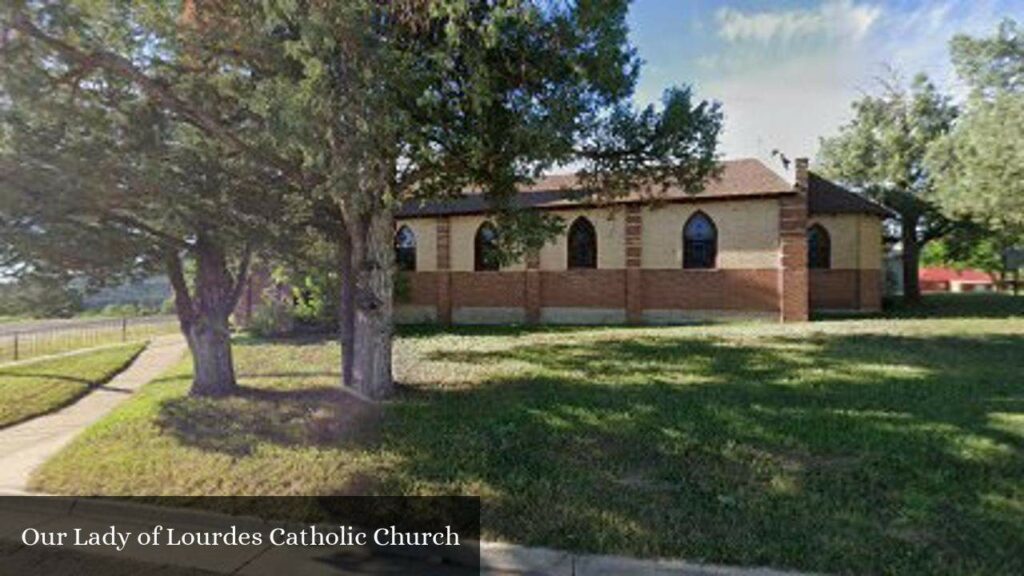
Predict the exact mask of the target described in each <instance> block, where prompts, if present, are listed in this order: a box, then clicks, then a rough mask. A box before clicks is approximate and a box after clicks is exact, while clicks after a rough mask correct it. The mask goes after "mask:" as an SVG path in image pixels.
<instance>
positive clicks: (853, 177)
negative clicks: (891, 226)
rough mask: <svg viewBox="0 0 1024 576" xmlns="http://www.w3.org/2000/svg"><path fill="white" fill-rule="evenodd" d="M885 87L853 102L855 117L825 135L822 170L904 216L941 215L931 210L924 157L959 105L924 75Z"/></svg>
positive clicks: (821, 160) (928, 177) (948, 123)
mask: <svg viewBox="0 0 1024 576" xmlns="http://www.w3.org/2000/svg"><path fill="white" fill-rule="evenodd" d="M882 89H883V90H882V93H881V94H879V95H867V96H864V97H863V98H861V99H860V100H858V101H857V102H854V104H853V111H854V119H853V120H852V121H850V123H848V124H846V125H844V126H843V127H842V128H840V132H839V135H837V136H834V137H831V138H823V139H822V141H821V150H820V152H819V163H820V165H821V169H822V170H823V171H824V173H825V174H826V175H828V176H830V177H832V178H835V179H837V180H839V181H841V182H844V183H845V184H848V185H850V186H852V187H854V188H857V189H860V190H863V191H865V192H867V193H868V194H870V195H872V196H874V197H875V198H876V199H878V200H879V201H881V202H883V203H884V204H885V205H886V206H888V207H889V208H892V209H894V210H896V211H897V213H899V214H901V215H902V214H907V215H911V214H913V215H927V216H929V217H930V218H932V219H933V220H934V219H940V218H941V217H940V216H939V215H938V214H936V213H935V212H934V211H933V210H932V209H931V208H932V207H931V204H930V199H931V198H930V197H931V195H932V192H933V188H934V185H933V182H932V179H931V176H930V174H929V172H928V170H927V168H926V166H925V156H926V154H927V152H928V147H929V146H931V144H932V143H933V142H934V141H935V140H937V139H938V138H940V137H941V136H942V135H944V134H945V133H946V132H948V131H949V129H950V127H951V126H952V124H953V120H954V119H955V118H956V114H957V110H956V108H955V107H954V106H953V105H952V104H951V103H950V100H949V97H948V96H945V95H943V94H941V93H939V91H938V90H937V89H936V88H935V85H934V84H932V83H931V82H930V81H929V80H928V79H927V77H925V76H924V75H918V76H916V77H915V78H914V80H913V82H912V83H911V85H910V88H909V89H905V88H903V87H901V86H900V85H899V84H898V81H896V82H894V83H889V84H884V85H883V86H882ZM928 223H929V222H925V224H926V225H927V224H928Z"/></svg>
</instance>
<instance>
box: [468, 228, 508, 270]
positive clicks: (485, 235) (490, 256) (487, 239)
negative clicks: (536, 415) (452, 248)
mask: <svg viewBox="0 0 1024 576" xmlns="http://www.w3.org/2000/svg"><path fill="white" fill-rule="evenodd" d="M500 268H501V264H500V262H499V260H498V231H497V230H496V229H495V228H494V225H493V224H491V223H490V222H484V223H483V224H481V225H480V228H477V231H476V238H475V239H474V240H473V269H474V270H498V269H500Z"/></svg>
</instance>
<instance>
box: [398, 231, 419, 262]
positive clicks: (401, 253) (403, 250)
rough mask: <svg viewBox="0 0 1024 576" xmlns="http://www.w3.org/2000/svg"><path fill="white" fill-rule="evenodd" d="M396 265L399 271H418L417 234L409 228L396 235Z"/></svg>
mask: <svg viewBox="0 0 1024 576" xmlns="http://www.w3.org/2000/svg"><path fill="white" fill-rule="evenodd" d="M395 264H396V265H397V266H398V269H399V270H404V271H406V272H415V271H416V234H413V231H412V229H411V228H409V227H408V226H402V227H401V228H399V229H398V232H396V233H395Z"/></svg>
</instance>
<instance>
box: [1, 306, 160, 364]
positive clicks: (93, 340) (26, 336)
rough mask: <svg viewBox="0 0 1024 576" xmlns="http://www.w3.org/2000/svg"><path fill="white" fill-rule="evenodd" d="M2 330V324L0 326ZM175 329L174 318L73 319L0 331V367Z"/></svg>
mask: <svg viewBox="0 0 1024 576" xmlns="http://www.w3.org/2000/svg"><path fill="white" fill-rule="evenodd" d="M0 328H2V325H0ZM177 330H178V321H177V319H176V318H175V317H174V316H140V317H138V318H104V319H97V320H72V321H68V322H66V323H61V324H53V323H49V324H47V323H40V325H37V326H33V325H31V324H30V325H28V326H25V327H23V328H22V327H18V326H13V327H9V328H5V329H3V330H0V364H3V363H5V362H16V361H19V360H25V359H28V358H34V357H36V356H47V355H50V354H60V353H62V352H70V351H73V350H78V349H82V348H92V347H94V346H103V345H107V344H116V343H119V342H133V341H138V340H144V339H146V338H150V337H152V336H157V335H161V334H173V333H174V332H176V331H177Z"/></svg>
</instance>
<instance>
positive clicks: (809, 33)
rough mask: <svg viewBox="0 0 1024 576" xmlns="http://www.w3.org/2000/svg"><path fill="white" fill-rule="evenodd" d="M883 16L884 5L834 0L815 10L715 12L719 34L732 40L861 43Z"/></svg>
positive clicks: (732, 10)
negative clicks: (797, 40)
mask: <svg viewBox="0 0 1024 576" xmlns="http://www.w3.org/2000/svg"><path fill="white" fill-rule="evenodd" d="M881 15H882V8H881V7H880V6H874V5H870V4H856V3H854V2H853V1H852V0H831V1H829V2H825V3H823V4H821V5H820V6H818V7H817V8H813V9H806V10H776V11H763V12H743V11H740V10H735V9H733V8H722V9H720V10H718V12H716V14H715V18H716V20H717V21H718V34H719V36H720V37H722V38H724V39H725V40H728V41H729V42H744V41H754V42H761V43H769V42H783V43H786V42H790V41H792V40H794V39H804V38H827V39H832V40H850V41H854V42H857V41H859V40H860V39H861V38H863V37H864V36H865V34H867V33H868V31H869V30H870V29H871V26H872V25H873V24H874V23H875V22H876V21H877V20H878V18H879V17H880V16H881Z"/></svg>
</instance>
